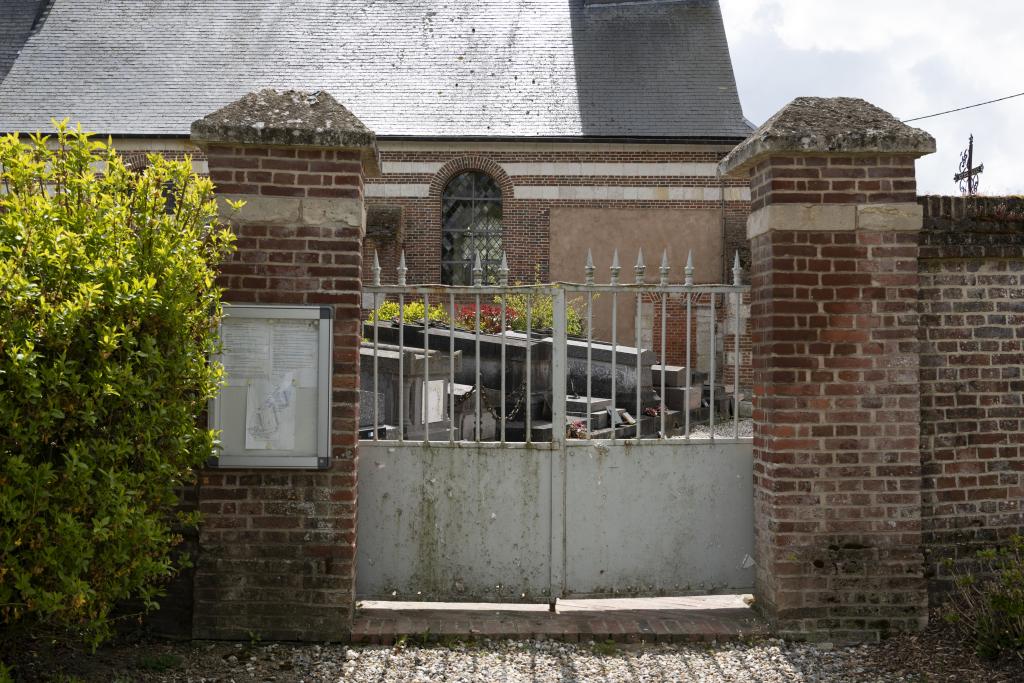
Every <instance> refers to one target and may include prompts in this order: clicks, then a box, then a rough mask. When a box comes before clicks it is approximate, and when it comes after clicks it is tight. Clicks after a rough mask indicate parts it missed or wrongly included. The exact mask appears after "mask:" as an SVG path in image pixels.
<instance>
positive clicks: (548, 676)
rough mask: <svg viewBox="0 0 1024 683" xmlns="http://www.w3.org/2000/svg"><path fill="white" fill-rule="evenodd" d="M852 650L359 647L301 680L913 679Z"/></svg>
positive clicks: (776, 682) (854, 682)
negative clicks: (868, 665) (871, 666)
mask: <svg viewBox="0 0 1024 683" xmlns="http://www.w3.org/2000/svg"><path fill="white" fill-rule="evenodd" d="M858 653H859V649H858V648H840V649H834V650H833V649H831V648H822V647H819V646H813V645H793V644H789V645H787V644H785V643H783V642H782V641H764V642H762V643H760V644H752V645H746V644H733V643H730V644H719V645H716V646H703V647H702V646H667V645H666V646H617V647H615V648H608V649H606V647H605V646H595V645H592V644H580V645H571V644H566V643H558V642H536V641H526V642H500V643H491V644H487V645H486V646H484V647H471V646H462V645H457V646H454V647H451V648H444V647H433V648H419V647H397V648H396V647H366V648H353V649H352V650H350V651H347V652H346V654H345V658H344V660H343V661H341V662H340V661H338V659H336V657H334V656H331V655H328V656H326V657H323V658H320V659H319V661H316V660H314V662H313V666H312V667H311V668H312V670H311V671H310V675H309V677H308V678H303V679H301V680H303V681H306V682H307V683H314V682H315V683H320V682H330V683H335V682H339V683H340V682H347V681H354V682H366V683H369V682H371V681H372V682H374V683H379V682H381V681H396V682H409V683H419V682H426V681H447V682H450V683H463V682H464V683H469V682H476V681H507V682H508V683H517V682H519V681H524V682H526V681H529V682H530V683H539V682H548V681H551V682H559V683H583V682H590V681H594V682H601V683H616V682H619V681H622V682H625V681H630V682H633V681H638V682H654V681H694V682H701V683H711V682H715V683H718V682H720V681H721V682H725V681H728V682H744V683H746V682H751V683H755V682H756V683H811V682H815V683H817V682H824V681H829V682H835V683H847V682H848V683H874V682H876V681H878V682H882V681H886V682H887V681H913V680H917V679H916V678H914V677H907V676H902V675H893V674H888V673H884V672H870V671H868V670H866V669H865V668H863V667H861V666H859V665H858V659H859V657H858ZM323 654H327V653H323ZM294 680H300V679H294Z"/></svg>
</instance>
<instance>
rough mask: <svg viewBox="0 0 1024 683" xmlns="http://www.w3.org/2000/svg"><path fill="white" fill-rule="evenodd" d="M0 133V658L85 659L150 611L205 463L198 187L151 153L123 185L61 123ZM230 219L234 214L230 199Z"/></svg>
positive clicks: (211, 330) (220, 252)
mask: <svg viewBox="0 0 1024 683" xmlns="http://www.w3.org/2000/svg"><path fill="white" fill-rule="evenodd" d="M55 125H56V127H57V132H56V135H55V136H52V137H50V136H42V135H39V134H36V135H33V136H31V137H30V138H27V139H20V138H19V137H18V136H17V135H7V136H4V137H0V396H3V400H0V619H2V624H3V627H2V628H0V638H2V639H3V640H4V641H5V642H3V643H0V645H6V646H11V645H12V643H13V642H14V640H15V639H16V638H18V637H24V636H33V635H43V634H46V635H48V636H52V637H55V638H62V639H74V640H84V641H85V642H87V643H89V644H91V645H93V646H95V645H96V644H98V643H99V642H100V641H102V640H103V639H104V638H105V637H107V636H109V634H110V633H111V630H112V616H111V615H112V610H113V608H114V606H115V604H117V603H118V602H120V601H124V600H129V599H131V600H137V601H139V603H140V604H142V605H143V608H144V609H151V608H153V607H154V606H155V604H156V603H155V599H156V598H157V597H158V596H159V595H160V594H161V585H162V584H163V583H164V582H166V581H167V580H168V579H170V578H171V577H173V576H174V574H175V573H176V571H177V570H178V568H179V567H180V566H181V565H182V564H184V563H185V562H187V558H179V559H174V552H173V551H174V548H175V546H176V545H177V544H178V543H179V542H180V540H181V539H180V535H179V534H178V533H177V531H176V529H178V528H180V525H182V524H186V525H189V524H195V522H196V521H197V519H196V516H195V515H194V514H186V513H176V512H175V508H176V505H177V503H178V491H179V490H180V487H181V486H182V485H184V484H186V483H188V482H191V481H193V480H194V478H195V472H196V470H197V469H198V468H199V467H200V466H201V465H202V464H203V463H204V462H205V461H206V459H207V458H208V457H210V455H211V454H212V453H213V452H214V439H215V434H213V433H212V432H210V431H209V430H206V429H204V428H202V427H201V426H200V422H199V420H198V419H197V418H198V416H199V415H200V414H201V413H202V411H203V410H204V408H205V406H206V403H207V401H208V399H210V398H211V397H212V396H213V395H214V394H215V393H216V391H217V388H218V386H219V384H220V383H221V379H222V376H223V369H222V368H221V367H220V366H219V365H218V364H214V363H210V362H209V360H208V359H209V355H210V352H211V351H212V350H214V349H215V348H216V344H217V336H216V329H217V321H218V318H219V316H220V313H221V304H220V294H221V292H220V289H219V288H218V287H217V285H216V283H215V277H216V274H217V267H218V265H219V264H220V263H221V262H223V261H224V260H225V259H226V258H227V256H228V254H229V253H230V252H231V250H232V248H233V244H232V243H233V237H232V235H231V233H230V231H228V230H226V229H223V228H222V227H221V226H220V224H219V223H218V220H217V218H216V216H217V205H216V201H215V199H214V195H213V186H212V184H211V182H210V181H209V180H208V179H206V178H201V177H198V176H196V175H195V174H194V173H193V172H192V168H191V163H190V162H189V161H188V160H186V161H179V162H172V161H167V160H165V159H162V158H160V157H157V156H152V157H150V159H149V164H150V165H149V167H148V168H146V169H145V170H144V171H142V172H141V173H136V172H133V171H131V170H129V169H128V168H126V167H125V165H124V164H123V163H122V162H121V160H120V159H119V158H118V156H117V154H116V153H115V151H114V150H113V149H112V148H111V147H110V146H109V144H107V143H103V142H100V141H98V140H95V139H93V138H92V137H90V136H89V135H88V134H86V133H83V132H82V131H81V129H80V128H79V129H71V128H69V127H68V126H67V123H66V122H61V123H58V124H55ZM233 206H234V207H235V208H237V207H238V206H239V205H238V204H234V205H233Z"/></svg>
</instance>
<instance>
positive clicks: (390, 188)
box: [363, 183, 430, 199]
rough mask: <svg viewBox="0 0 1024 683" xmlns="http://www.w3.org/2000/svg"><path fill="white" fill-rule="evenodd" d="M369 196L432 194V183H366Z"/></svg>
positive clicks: (420, 197) (366, 193)
mask: <svg viewBox="0 0 1024 683" xmlns="http://www.w3.org/2000/svg"><path fill="white" fill-rule="evenodd" d="M363 190H364V194H365V195H366V196H367V197H412V198H419V199H422V198H426V197H429V196H430V185H428V184H425V183H366V186H365V187H364V188H363Z"/></svg>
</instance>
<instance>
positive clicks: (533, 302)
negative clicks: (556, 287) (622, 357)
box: [494, 265, 597, 337]
mask: <svg viewBox="0 0 1024 683" xmlns="http://www.w3.org/2000/svg"><path fill="white" fill-rule="evenodd" d="M533 283H534V284H535V285H539V284H541V277H540V266H539V265H538V266H536V267H535V268H534V275H533ZM519 284H520V283H518V282H517V283H516V285H517V286H518V285H519ZM594 300H595V301H596V300H597V295H594ZM494 301H495V303H497V304H500V303H501V297H495V300H494ZM505 306H506V308H509V309H512V310H515V311H518V315H517V316H515V318H514V319H511V320H510V322H509V327H510V328H511V329H513V330H516V331H517V332H525V331H526V308H527V306H529V308H530V327H531V329H534V330H550V329H551V328H553V327H554V325H555V299H554V297H553V296H551V295H550V294H543V293H540V292H534V291H530V290H519V291H517V292H516V293H514V294H509V295H507V296H506V297H505ZM586 310H587V309H586V304H585V303H584V302H583V300H582V299H569V298H567V299H566V303H565V327H566V333H567V334H568V335H569V336H573V337H579V336H582V335H584V334H586V333H587V328H586V324H585V319H584V316H585V315H586Z"/></svg>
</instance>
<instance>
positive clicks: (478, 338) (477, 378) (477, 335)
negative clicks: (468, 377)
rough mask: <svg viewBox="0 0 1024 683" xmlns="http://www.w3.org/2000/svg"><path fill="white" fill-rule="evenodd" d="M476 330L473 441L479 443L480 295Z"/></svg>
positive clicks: (477, 299)
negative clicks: (474, 423) (474, 430)
mask: <svg viewBox="0 0 1024 683" xmlns="http://www.w3.org/2000/svg"><path fill="white" fill-rule="evenodd" d="M473 326H474V327H475V328H476V348H475V350H474V353H475V356H476V357H475V361H476V362H475V364H474V365H475V366H476V391H475V392H474V393H475V394H476V433H475V438H474V439H473V440H474V441H480V433H481V429H480V427H481V424H480V295H479V294H477V295H476V316H475V322H474V325H473Z"/></svg>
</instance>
